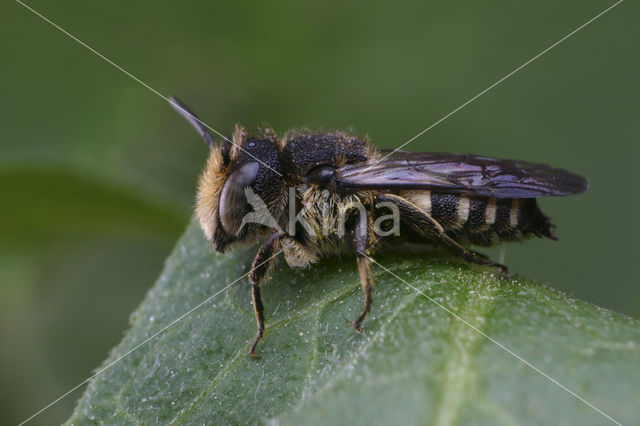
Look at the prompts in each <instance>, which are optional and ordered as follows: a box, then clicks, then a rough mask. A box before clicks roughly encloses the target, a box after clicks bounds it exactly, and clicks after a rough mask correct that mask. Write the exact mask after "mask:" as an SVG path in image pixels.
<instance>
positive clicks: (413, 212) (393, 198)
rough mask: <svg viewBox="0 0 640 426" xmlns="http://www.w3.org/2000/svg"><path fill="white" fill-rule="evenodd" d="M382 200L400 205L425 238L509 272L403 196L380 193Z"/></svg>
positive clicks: (402, 213)
mask: <svg viewBox="0 0 640 426" xmlns="http://www.w3.org/2000/svg"><path fill="white" fill-rule="evenodd" d="M378 199H379V200H380V201H386V202H391V203H394V204H395V205H396V206H398V210H399V211H400V216H401V217H402V218H403V219H404V221H405V223H406V224H407V225H409V226H410V227H411V229H412V230H413V231H415V232H416V233H418V234H419V235H421V236H423V237H424V238H425V239H428V240H434V241H437V242H438V243H440V244H442V245H443V246H445V247H446V248H448V249H449V250H451V252H453V254H455V255H456V256H459V257H461V258H463V259H464V260H466V261H467V262H469V263H475V264H478V265H484V266H494V267H496V268H498V269H499V270H500V271H502V272H504V273H507V274H508V273H509V272H508V269H507V267H506V266H504V265H501V264H499V263H496V262H494V261H492V260H491V259H489V258H488V257H487V256H485V255H484V254H481V253H477V252H475V251H473V250H469V249H468V248H465V247H463V246H461V245H460V244H459V243H458V242H457V241H455V240H454V239H453V238H451V237H449V236H448V235H447V234H446V233H445V232H444V228H443V227H442V225H440V224H439V223H438V222H437V221H436V220H435V219H433V218H432V217H431V216H429V214H427V213H426V212H425V211H424V210H422V209H421V208H419V207H418V206H416V205H414V204H412V203H411V202H409V201H407V200H405V199H404V198H402V197H399V196H397V195H393V194H384V195H379V196H378Z"/></svg>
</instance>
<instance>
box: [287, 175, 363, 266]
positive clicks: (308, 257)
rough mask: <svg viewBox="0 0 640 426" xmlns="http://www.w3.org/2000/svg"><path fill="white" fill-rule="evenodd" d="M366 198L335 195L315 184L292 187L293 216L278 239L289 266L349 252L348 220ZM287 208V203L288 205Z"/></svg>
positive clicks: (350, 242)
mask: <svg viewBox="0 0 640 426" xmlns="http://www.w3.org/2000/svg"><path fill="white" fill-rule="evenodd" d="M367 198H368V197H367V196H366V195H365V196H364V197H363V196H362V194H345V195H339V194H336V193H334V192H330V191H328V190H326V189H321V188H318V187H316V186H307V185H300V186H298V187H297V188H296V197H295V201H294V200H291V199H290V200H289V203H292V202H295V215H290V218H289V220H291V219H292V218H294V217H295V220H294V221H293V222H294V223H292V222H291V221H289V223H288V224H287V225H288V226H287V231H288V234H289V235H287V236H285V237H284V238H282V239H281V245H282V250H283V251H284V255H285V259H286V261H287V263H288V264H289V265H290V266H293V267H300V268H304V267H307V266H309V265H310V264H311V263H314V262H317V261H318V259H320V258H322V257H328V256H332V255H340V254H346V253H350V252H351V251H353V241H352V240H353V236H352V235H351V233H350V232H349V231H348V229H349V228H350V227H349V223H350V221H351V220H353V218H354V217H357V216H358V214H359V210H358V209H362V208H366V207H365V206H367V205H368V204H369V203H368V201H369V200H368V199H367ZM289 208H291V205H290V206H289Z"/></svg>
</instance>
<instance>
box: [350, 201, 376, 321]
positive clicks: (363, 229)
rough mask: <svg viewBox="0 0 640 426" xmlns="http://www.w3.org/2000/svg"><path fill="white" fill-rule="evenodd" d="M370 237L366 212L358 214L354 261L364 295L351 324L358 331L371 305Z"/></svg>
mask: <svg viewBox="0 0 640 426" xmlns="http://www.w3.org/2000/svg"><path fill="white" fill-rule="evenodd" d="M371 245H372V244H371V236H370V235H369V217H368V215H367V214H366V212H360V217H359V219H358V223H357V224H356V229H355V235H354V246H355V250H356V259H357V260H358V272H359V274H360V284H361V285H362V292H363V293H364V309H363V310H362V313H361V314H360V316H359V317H358V319H356V320H355V321H352V322H351V325H352V326H353V328H355V329H356V330H357V331H360V324H362V321H363V320H364V318H365V317H366V316H367V314H368V313H369V311H370V310H371V305H372V304H373V277H372V276H371V261H370V260H369V258H368V257H367V256H368V255H369V251H370V249H371Z"/></svg>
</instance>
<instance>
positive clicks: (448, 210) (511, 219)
mask: <svg viewBox="0 0 640 426" xmlns="http://www.w3.org/2000/svg"><path fill="white" fill-rule="evenodd" d="M402 196H403V197H406V198H407V199H408V200H409V201H411V202H412V203H414V204H416V205H417V206H419V207H420V208H421V209H423V210H424V211H425V212H427V213H428V214H429V215H431V217H433V218H434V219H435V220H437V221H438V222H439V223H440V224H441V225H442V226H443V227H444V229H445V231H446V232H447V234H448V235H449V236H451V237H453V238H455V239H456V240H458V241H460V242H469V243H472V244H477V245H482V246H490V245H493V244H496V243H498V242H500V241H520V240H523V239H525V238H528V237H531V236H534V235H535V236H538V237H542V236H545V237H548V238H552V239H556V236H555V234H554V232H553V229H554V227H555V226H554V225H553V224H552V223H551V222H550V220H549V218H548V217H546V216H545V215H544V214H543V213H542V212H541V211H540V208H539V207H538V203H537V202H536V199H535V198H487V197H475V196H469V195H461V194H451V193H446V192H435V191H408V192H407V193H406V194H402Z"/></svg>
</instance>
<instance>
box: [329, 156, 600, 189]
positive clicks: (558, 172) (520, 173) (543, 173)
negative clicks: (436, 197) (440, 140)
mask: <svg viewBox="0 0 640 426" xmlns="http://www.w3.org/2000/svg"><path fill="white" fill-rule="evenodd" d="M382 157H384V154H383V155H382ZM336 185H337V189H338V190H339V191H344V192H353V191H358V190H366V189H379V190H385V189H387V190H401V189H431V190H442V191H447V192H456V193H467V194H473V195H479V196H485V197H495V198H537V197H546V196H563V195H573V194H580V193H582V192H584V191H586V190H587V188H588V187H589V182H588V181H587V180H586V179H585V178H583V177H582V176H579V175H576V174H574V173H571V172H568V171H566V170H562V169H554V168H552V167H550V166H547V165H545V164H533V163H527V162H525V161H518V160H500V159H497V158H490V157H481V156H477V155H460V154H449V153H413V152H406V151H398V152H395V153H393V154H391V155H389V156H388V157H387V158H385V159H384V160H383V161H381V162H379V163H376V162H375V161H371V162H369V163H364V164H347V165H344V166H342V167H340V168H338V169H337V171H336Z"/></svg>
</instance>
